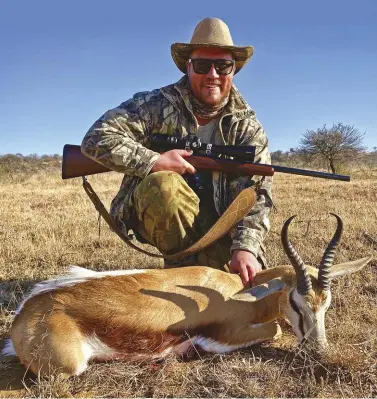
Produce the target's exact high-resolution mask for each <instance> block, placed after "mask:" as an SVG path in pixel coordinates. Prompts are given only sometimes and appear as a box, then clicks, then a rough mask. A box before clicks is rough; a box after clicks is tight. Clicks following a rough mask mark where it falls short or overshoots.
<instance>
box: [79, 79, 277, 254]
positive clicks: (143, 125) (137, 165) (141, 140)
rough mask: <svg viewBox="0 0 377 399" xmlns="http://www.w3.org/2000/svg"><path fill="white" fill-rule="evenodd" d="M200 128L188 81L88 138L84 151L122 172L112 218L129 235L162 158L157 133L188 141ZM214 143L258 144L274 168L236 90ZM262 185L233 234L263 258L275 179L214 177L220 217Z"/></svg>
mask: <svg viewBox="0 0 377 399" xmlns="http://www.w3.org/2000/svg"><path fill="white" fill-rule="evenodd" d="M197 130H198V124H197V121H196V118H195V116H194V114H193V111H192V107H191V104H190V101H189V96H188V86H187V77H186V76H184V77H183V78H182V79H181V80H180V81H178V82H177V83H176V84H172V85H169V86H166V87H163V88H161V89H156V90H153V91H151V92H141V93H137V94H135V95H134V96H133V98H132V99H130V100H128V101H126V102H124V103H122V104H121V105H119V106H118V107H117V108H114V109H112V110H110V111H108V112H106V113H105V114H104V115H103V116H102V117H101V118H100V119H98V120H97V121H96V122H95V123H94V124H93V126H92V127H91V128H90V129H89V131H88V132H87V134H86V135H85V137H84V139H83V142H82V145H81V150H82V152H83V153H84V154H85V155H87V156H89V157H90V158H92V159H94V160H95V161H97V162H99V163H101V164H103V165H106V166H107V167H109V168H111V169H112V170H115V171H117V172H121V173H124V174H125V176H124V179H123V182H122V184H121V187H120V191H119V192H118V194H117V195H116V197H115V198H114V200H113V201H112V204H111V211H110V212H111V215H112V217H113V218H114V219H115V221H117V223H118V224H120V225H121V226H122V228H124V229H126V230H128V229H129V228H130V223H129V222H130V221H131V219H132V217H133V207H132V195H133V192H134V190H135V188H136V186H137V184H138V183H139V182H140V180H141V179H143V178H144V177H145V176H147V175H148V173H149V172H150V170H151V169H152V167H153V165H154V163H155V162H156V160H157V158H158V156H159V154H158V153H156V152H154V151H152V150H150V149H148V146H149V137H150V136H151V134H153V133H164V134H168V135H172V134H179V135H180V136H185V135H187V134H188V133H195V132H197ZM214 144H227V145H234V144H236V145H255V146H257V151H256V157H255V162H260V163H266V164H268V163H271V161H270V154H269V151H268V147H267V138H266V134H265V132H264V130H263V127H262V125H261V124H260V123H259V121H258V120H257V119H256V116H255V112H254V111H253V110H252V109H251V108H250V107H249V105H248V104H247V103H246V101H245V100H244V99H243V98H242V96H241V94H240V93H239V92H238V90H237V89H236V88H235V86H233V87H232V89H231V92H230V96H229V102H228V104H227V105H226V106H225V109H224V112H223V114H222V116H221V118H220V121H219V127H218V129H217V131H216V139H215V143H214ZM259 182H261V187H260V189H259V190H258V198H257V199H258V201H257V204H256V205H255V206H254V207H253V209H252V211H251V212H250V214H249V215H248V216H247V217H245V218H244V219H243V220H242V221H240V222H239V223H238V225H237V226H236V227H235V228H234V229H233V230H232V231H231V237H232V247H231V250H234V249H245V250H248V251H250V252H252V253H253V254H254V255H255V256H257V255H262V258H264V257H263V252H264V248H263V245H262V243H263V239H264V237H265V235H266V233H267V232H268V230H269V226H270V225H269V211H270V208H271V206H272V200H271V198H272V197H271V185H272V178H271V177H266V178H264V179H262V178H261V177H260V176H253V177H252V178H250V177H244V176H238V177H237V176H231V175H226V174H224V173H220V172H213V193H214V205H215V208H216V210H217V212H218V214H219V215H221V214H222V213H223V212H224V211H225V209H226V208H227V207H228V206H229V204H230V203H231V202H232V200H233V199H234V198H235V197H236V196H237V194H238V193H239V192H240V191H241V190H242V189H244V188H246V187H250V186H253V185H256V184H257V183H259Z"/></svg>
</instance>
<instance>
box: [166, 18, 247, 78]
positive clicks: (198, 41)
mask: <svg viewBox="0 0 377 399" xmlns="http://www.w3.org/2000/svg"><path fill="white" fill-rule="evenodd" d="M202 47H214V48H222V49H225V50H228V51H230V52H231V53H232V54H233V57H234V60H235V61H236V71H235V73H237V72H239V71H240V70H241V69H242V68H243V67H244V66H245V64H246V63H247V62H248V61H249V59H250V57H251V56H252V55H253V51H254V48H253V47H252V46H244V47H240V46H235V45H234V44H233V40H232V36H231V35H230V31H229V28H228V25H227V24H226V23H225V22H224V21H222V20H221V19H219V18H205V19H203V20H202V21H200V22H199V24H198V25H197V26H196V28H195V30H194V33H193V35H192V39H191V42H190V43H173V44H172V45H171V55H172V57H173V60H174V62H175V65H177V67H178V69H179V70H180V71H182V72H183V73H186V62H187V60H188V59H189V58H190V55H191V53H192V52H193V51H194V50H196V49H198V48H202Z"/></svg>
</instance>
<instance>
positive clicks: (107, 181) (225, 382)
mask: <svg viewBox="0 0 377 399" xmlns="http://www.w3.org/2000/svg"><path fill="white" fill-rule="evenodd" d="M120 180H121V176H120V175H119V174H115V173H107V174H104V175H99V176H94V177H91V178H90V181H91V182H92V184H93V186H94V187H95V189H96V190H97V192H98V194H99V195H100V196H101V198H102V199H103V200H104V202H105V204H106V205H107V206H109V203H110V200H111V198H112V197H113V196H114V194H115V193H116V191H117V188H118V186H119V184H120ZM274 202H275V209H274V211H273V212H272V214H271V223H272V228H271V232H270V234H269V236H268V238H267V241H266V246H267V254H268V261H269V263H270V266H274V265H279V264H286V263H287V260H286V257H285V255H284V253H283V250H282V247H281V244H280V237H279V235H280V229H281V226H282V224H283V222H284V220H285V219H287V218H288V217H289V216H291V215H292V214H297V215H299V218H298V221H297V222H296V223H293V224H292V229H291V239H292V241H293V242H294V243H295V244H296V246H297V248H298V250H299V252H300V253H301V256H302V258H303V259H304V261H305V262H306V263H308V264H314V265H315V264H318V262H319V261H320V258H321V256H322V253H323V250H324V249H325V247H326V245H327V243H328V241H329V239H330V238H331V236H332V234H333V232H334V229H335V221H334V220H333V219H334V218H331V217H329V216H328V214H329V212H335V213H337V214H339V215H340V216H341V217H342V218H343V220H344V224H345V231H344V235H343V240H342V243H341V245H340V248H339V250H338V252H337V255H336V258H335V263H340V262H345V261H348V260H354V259H357V258H361V257H365V256H369V255H373V256H374V259H373V261H372V262H371V263H370V264H369V265H368V266H367V267H366V268H365V269H364V270H363V271H362V272H360V273H358V274H355V275H351V276H349V277H344V278H341V279H339V280H337V281H335V282H334V283H333V285H332V293H333V301H332V305H331V307H330V309H329V311H328V312H327V315H326V326H327V336H328V340H329V343H330V348H329V351H328V353H327V355H326V356H325V358H321V359H317V358H314V357H310V356H309V355H308V354H306V353H304V352H302V351H300V350H299V349H298V348H297V344H296V340H295V337H294V336H293V334H292V332H291V330H290V328H289V326H288V325H286V324H284V323H283V324H282V325H283V330H284V334H283V337H282V338H281V339H280V340H279V341H276V342H274V343H265V344H263V345H258V346H254V347H251V348H248V349H245V350H242V351H237V352H235V353H232V354H229V355H215V356H214V355H210V354H204V355H203V354H200V355H197V356H196V357H194V358H193V359H191V360H182V359H179V358H175V357H171V358H168V359H167V360H166V361H165V362H163V363H160V364H151V363H148V362H147V363H146V362H144V363H143V362H141V363H135V362H134V363H128V364H125V363H119V362H109V363H102V364H93V365H91V366H90V368H89V369H88V370H87V372H85V373H84V374H83V375H82V376H80V377H76V378H73V379H70V380H68V381H62V380H59V378H53V377H51V378H50V379H44V380H43V379H39V378H37V377H34V376H33V375H32V374H30V373H28V372H26V370H25V369H24V368H23V366H22V365H20V364H19V362H18V361H17V360H15V359H13V360H11V361H9V360H5V359H1V360H0V397H51V396H53V397H246V396H251V397H253V396H256V397H375V396H377V261H376V259H377V173H376V172H369V176H368V175H367V174H366V173H361V172H355V173H353V176H352V181H351V183H343V182H336V181H330V180H320V179H313V178H305V177H300V176H288V175H280V176H276V177H275V183H274ZM69 264H76V265H79V266H84V267H88V268H92V269H94V270H114V269H129V268H160V267H162V262H161V261H160V260H158V259H157V260H156V259H153V258H149V257H147V256H144V255H141V254H139V253H138V252H135V251H133V250H130V249H129V248H128V247H127V246H126V245H125V244H123V242H122V241H121V240H120V239H119V238H118V237H117V236H116V235H115V234H114V233H112V232H111V231H110V230H109V228H108V227H107V226H106V225H105V224H104V223H103V222H102V224H101V225H100V227H99V226H98V222H97V214H96V212H95V210H94V208H93V206H92V205H91V203H90V202H89V199H88V198H87V197H86V194H85V193H84V192H83V190H82V188H81V180H80V179H74V180H71V181H62V180H61V179H60V176H59V172H58V171H57V170H56V171H55V172H54V171H48V172H41V173H36V174H33V175H30V176H28V175H25V174H15V175H12V176H10V177H9V176H8V177H7V176H5V177H4V176H3V178H2V179H1V176H0V348H1V347H2V345H3V343H4V340H5V338H6V337H7V333H8V330H9V327H10V323H11V320H12V317H13V314H14V311H15V309H16V307H17V304H18V303H19V302H20V300H21V298H22V295H23V294H24V293H25V292H26V291H27V289H28V287H30V285H31V284H33V283H34V282H37V281H41V280H43V279H46V278H50V277H52V276H54V275H57V274H61V273H63V272H64V269H65V268H66V267H67V266H68V265H69Z"/></svg>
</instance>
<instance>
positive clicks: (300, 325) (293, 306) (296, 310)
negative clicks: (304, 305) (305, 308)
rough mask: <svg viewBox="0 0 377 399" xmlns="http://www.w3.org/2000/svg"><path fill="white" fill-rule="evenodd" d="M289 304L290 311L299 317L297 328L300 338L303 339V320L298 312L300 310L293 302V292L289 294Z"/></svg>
mask: <svg viewBox="0 0 377 399" xmlns="http://www.w3.org/2000/svg"><path fill="white" fill-rule="evenodd" d="M289 303H290V304H291V306H292V309H293V310H294V311H295V312H296V313H297V314H298V317H299V323H298V328H299V329H300V332H301V334H302V336H303V337H305V331H304V318H303V316H302V314H301V312H300V309H299V308H298V306H297V305H296V303H295V301H294V300H293V291H292V292H291V293H290V294H289Z"/></svg>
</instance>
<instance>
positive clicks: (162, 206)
mask: <svg viewBox="0 0 377 399" xmlns="http://www.w3.org/2000/svg"><path fill="white" fill-rule="evenodd" d="M134 204H135V208H136V211H137V213H138V214H139V215H140V214H142V213H143V212H144V211H145V210H146V209H147V208H150V207H152V208H156V211H157V212H160V211H162V212H165V211H167V210H169V211H170V212H173V213H174V212H176V211H177V210H178V209H179V208H181V207H184V208H186V207H187V206H189V207H190V206H191V207H192V208H193V209H192V210H193V212H194V213H198V210H199V199H198V197H197V195H196V194H195V193H194V191H193V190H192V189H191V188H190V187H189V185H188V184H187V183H186V181H185V180H184V179H183V177H182V176H181V175H179V174H178V173H176V172H171V171H161V172H155V173H151V174H150V175H149V176H147V177H145V178H144V179H143V180H142V181H141V182H140V184H139V185H138V186H137V188H136V190H135V193H134Z"/></svg>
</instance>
